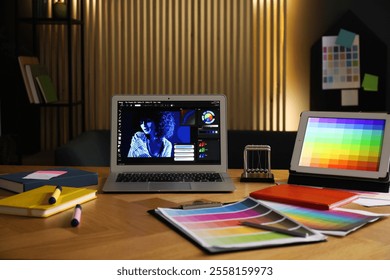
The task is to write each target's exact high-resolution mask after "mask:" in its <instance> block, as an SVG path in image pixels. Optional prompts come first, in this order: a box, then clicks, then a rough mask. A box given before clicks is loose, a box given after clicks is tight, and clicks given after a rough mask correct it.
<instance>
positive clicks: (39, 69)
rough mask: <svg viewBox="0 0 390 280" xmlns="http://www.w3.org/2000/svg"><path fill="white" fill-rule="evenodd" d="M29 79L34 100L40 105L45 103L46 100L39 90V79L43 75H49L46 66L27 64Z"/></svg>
mask: <svg viewBox="0 0 390 280" xmlns="http://www.w3.org/2000/svg"><path fill="white" fill-rule="evenodd" d="M26 73H27V79H28V82H29V84H30V88H31V92H32V94H33V96H34V99H35V100H36V99H38V100H39V102H38V103H44V98H43V96H42V94H41V91H40V89H39V85H38V82H37V77H38V76H41V75H48V74H49V73H48V72H47V69H46V66H45V65H42V64H27V65H26Z"/></svg>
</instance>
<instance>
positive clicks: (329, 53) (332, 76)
mask: <svg viewBox="0 0 390 280" xmlns="http://www.w3.org/2000/svg"><path fill="white" fill-rule="evenodd" d="M339 41H340V38H339V37H338V36H324V37H322V89H343V88H360V55H359V53H360V47H359V35H355V37H354V39H353V42H352V45H351V46H350V47H346V46H345V45H344V44H341V45H340V42H339Z"/></svg>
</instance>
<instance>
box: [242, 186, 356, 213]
mask: <svg viewBox="0 0 390 280" xmlns="http://www.w3.org/2000/svg"><path fill="white" fill-rule="evenodd" d="M250 196H251V197H253V198H255V199H263V200H270V201H274V202H280V203H285V204H292V205H297V206H302V207H307V208H314V209H319V210H329V209H332V208H334V207H338V206H341V205H343V204H347V203H349V202H351V201H353V200H355V199H356V198H357V197H358V195H357V194H356V193H353V192H349V191H344V190H336V189H323V188H314V187H306V186H298V185H290V184H283V185H279V186H272V187H268V188H265V189H261V190H258V191H254V192H252V193H250Z"/></svg>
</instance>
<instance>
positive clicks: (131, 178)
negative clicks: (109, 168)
mask: <svg viewBox="0 0 390 280" xmlns="http://www.w3.org/2000/svg"><path fill="white" fill-rule="evenodd" d="M116 181H117V182H222V178H221V175H220V174H218V173H211V172H206V173H204V172H201V173H193V172H191V173H143V172H142V173H120V174H118V176H117V179H116Z"/></svg>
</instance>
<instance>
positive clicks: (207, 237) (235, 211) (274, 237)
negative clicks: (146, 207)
mask: <svg viewBox="0 0 390 280" xmlns="http://www.w3.org/2000/svg"><path fill="white" fill-rule="evenodd" d="M155 214H157V215H158V216H159V217H161V218H163V219H164V220H165V221H167V222H168V223H170V224H171V225H173V226H174V227H175V228H176V229H177V230H179V231H180V232H181V233H183V234H185V235H186V236H187V237H188V238H190V239H191V240H193V241H195V242H196V243H197V244H199V245H200V246H201V247H202V248H203V249H205V250H206V251H208V252H212V253H216V252H226V251H235V250H244V249H250V248H261V247H269V246H278V245H284V244H292V243H305V242H316V241H322V240H325V239H326V237H325V236H324V235H322V234H320V233H318V232H316V231H312V230H311V229H309V228H307V227H305V226H303V225H302V224H300V223H298V222H296V221H294V220H292V219H290V218H288V217H286V216H285V215H283V214H281V213H279V212H277V211H275V210H273V209H271V208H269V207H268V206H265V205H264V204H262V203H261V202H259V201H256V200H254V199H252V198H246V199H244V200H242V201H240V202H236V203H232V204H229V205H224V206H221V207H214V208H202V209H193V210H183V209H170V208H158V209H156V210H155ZM243 222H247V223H251V224H257V225H266V226H272V227H273V228H276V227H277V228H278V229H283V230H284V231H288V232H289V234H286V233H281V232H280V231H279V230H278V231H276V230H265V229H260V228H255V227H252V226H247V225H243V224H242V223H243ZM299 235H301V236H302V237H299ZM303 236H304V237H303Z"/></svg>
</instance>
